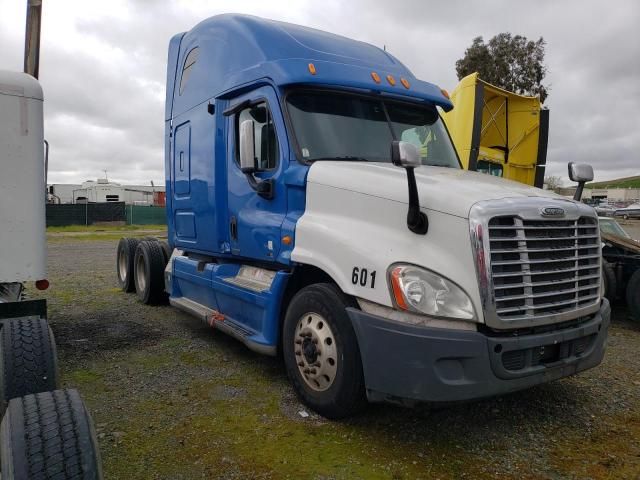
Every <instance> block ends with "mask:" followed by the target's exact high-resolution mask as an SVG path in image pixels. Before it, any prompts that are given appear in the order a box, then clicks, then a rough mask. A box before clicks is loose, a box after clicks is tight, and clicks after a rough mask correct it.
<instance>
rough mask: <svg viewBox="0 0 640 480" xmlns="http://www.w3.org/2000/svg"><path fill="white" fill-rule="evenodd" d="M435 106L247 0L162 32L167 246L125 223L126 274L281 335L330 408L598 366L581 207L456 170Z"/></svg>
mask: <svg viewBox="0 0 640 480" xmlns="http://www.w3.org/2000/svg"><path fill="white" fill-rule="evenodd" d="M451 108H452V104H451V102H450V101H449V98H448V95H447V94H446V92H445V91H443V90H441V89H440V88H439V87H437V86H435V85H433V84H430V83H427V82H424V81H421V80H418V79H417V78H416V77H415V76H414V75H413V74H412V73H411V71H409V69H407V67H405V66H404V65H403V64H402V63H401V62H400V61H399V60H398V59H397V58H395V57H394V56H392V55H391V54H389V53H388V52H386V51H384V50H382V49H379V48H377V47H374V46H372V45H369V44H366V43H362V42H358V41H354V40H350V39H348V38H344V37H341V36H337V35H332V34H329V33H325V32H322V31H318V30H314V29H310V28H305V27H301V26H296V25H291V24H287V23H280V22H275V21H270V20H264V19H260V18H256V17H250V16H243V15H221V16H216V17H212V18H209V19H207V20H205V21H203V22H202V23H200V24H198V25H197V26H195V27H194V28H193V29H192V30H190V31H189V32H186V33H180V34H178V35H175V36H174V37H173V38H172V39H171V41H170V44H169V56H168V68H167V94H166V112H165V174H166V191H167V222H168V238H169V242H168V243H169V248H167V246H166V245H162V244H161V243H160V242H157V241H153V240H146V241H142V242H140V243H138V242H137V241H135V240H132V239H123V240H122V241H121V242H120V244H119V247H118V260H117V267H118V279H119V281H120V284H121V286H122V287H123V289H125V290H127V291H132V290H133V289H136V290H138V295H139V296H140V297H141V298H142V299H143V301H145V302H154V301H162V300H163V298H166V296H168V299H169V302H170V303H171V305H173V306H174V307H177V308H179V309H181V310H184V311H186V312H189V313H191V314H193V315H195V316H197V317H200V318H201V319H202V320H204V321H206V322H207V323H208V324H210V325H211V326H212V327H214V328H216V329H219V330H222V331H223V332H226V333H228V334H230V335H232V336H233V337H236V338H237V339H239V340H241V341H242V342H244V344H245V345H246V346H247V347H249V348H250V349H252V350H255V351H257V352H261V353H264V354H267V355H276V354H278V353H280V354H282V356H283V358H284V363H285V365H286V369H287V372H288V375H289V377H290V379H291V382H292V384H293V386H294V388H295V390H296V392H297V394H298V395H299V397H300V398H301V400H302V401H303V402H304V403H305V404H307V405H308V406H309V407H311V408H312V409H313V410H315V411H317V412H319V413H320V414H322V415H324V416H326V417H329V418H339V417H344V416H347V415H350V414H353V413H355V412H356V411H357V410H358V409H359V408H361V407H362V406H363V405H364V404H365V403H366V400H367V399H368V400H369V401H391V402H397V403H402V404H412V403H415V402H419V401H426V402H450V401H458V400H468V399H474V398H480V397H485V396H490V395H496V394H502V393H506V392H511V391H515V390H518V389H522V388H526V387H530V386H533V385H536V384H540V383H543V382H547V381H551V380H554V379H558V378H562V377H565V376H568V375H572V374H574V373H577V372H579V371H582V370H585V369H588V368H591V367H594V366H596V365H598V364H599V363H600V362H601V360H602V358H603V355H604V350H605V344H606V337H607V329H608V324H609V317H610V308H609V304H608V303H607V301H606V299H603V298H602V296H601V246H600V237H599V233H598V221H597V217H596V214H595V212H594V210H593V209H592V208H590V207H587V206H585V205H582V204H580V203H577V202H573V201H569V200H566V199H564V198H562V197H559V196H557V195H555V194H553V193H550V192H546V191H543V190H540V189H536V188H531V187H528V186H525V185H522V184H518V183H515V182H511V181H507V180H503V179H500V178H495V177H492V176H489V175H484V174H481V173H475V172H469V171H465V170H463V169H462V168H461V165H460V161H459V159H458V156H457V154H456V151H455V149H454V147H453V146H452V142H451V139H450V137H449V134H448V132H447V130H446V128H445V126H444V124H443V122H442V120H441V117H440V112H441V111H448V110H450V109H451ZM574 173H575V178H576V179H577V180H579V181H584V180H585V179H587V177H585V176H584V175H583V174H582V173H581V171H580V170H579V169H576V170H575V172H574Z"/></svg>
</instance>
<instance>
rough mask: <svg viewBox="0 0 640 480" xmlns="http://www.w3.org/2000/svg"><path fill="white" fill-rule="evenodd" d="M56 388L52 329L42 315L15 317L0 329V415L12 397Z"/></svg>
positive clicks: (56, 360)
mask: <svg viewBox="0 0 640 480" xmlns="http://www.w3.org/2000/svg"><path fill="white" fill-rule="evenodd" d="M56 388H58V359H57V353H56V343H55V339H54V337H53V332H52V331H51V329H50V328H49V324H48V323H47V321H46V320H45V319H44V318H38V317H25V318H15V319H12V320H7V321H5V322H4V326H3V327H2V329H1V330H0V410H1V411H0V414H1V413H4V410H5V408H6V406H7V403H8V402H9V400H11V399H12V398H16V397H22V396H24V395H29V394H31V393H38V392H46V391H48V390H55V389H56Z"/></svg>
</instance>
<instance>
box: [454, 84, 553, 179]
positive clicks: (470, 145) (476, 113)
mask: <svg viewBox="0 0 640 480" xmlns="http://www.w3.org/2000/svg"><path fill="white" fill-rule="evenodd" d="M451 101H452V102H453V104H454V106H455V108H454V109H453V110H451V111H450V112H447V113H443V114H442V116H443V118H444V121H445V123H446V125H447V128H448V129H449V133H450V134H451V138H452V139H453V143H454V144H455V146H456V149H457V150H458V154H459V155H460V160H461V161H462V165H463V166H464V168H466V169H468V170H477V171H480V172H484V173H488V174H490V175H496V176H498V177H504V178H508V179H510V180H515V181H517V182H521V183H526V184H527V185H533V186H536V187H542V184H543V182H544V170H545V163H546V158H547V138H548V133H549V110H547V109H543V108H542V105H541V103H540V99H539V98H538V97H525V96H522V95H517V94H515V93H512V92H508V91H506V90H503V89H501V88H498V87H496V86H494V85H491V84H490V83H487V82H485V81H483V80H481V79H480V77H478V74H477V73H473V74H471V75H468V76H466V77H464V78H463V79H462V80H461V81H460V83H458V85H457V86H456V88H455V89H454V90H453V91H452V92H451Z"/></svg>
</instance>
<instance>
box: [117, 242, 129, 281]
mask: <svg viewBox="0 0 640 480" xmlns="http://www.w3.org/2000/svg"><path fill="white" fill-rule="evenodd" d="M118 276H119V277H120V281H121V282H123V283H124V281H125V279H126V277H127V258H126V257H125V254H124V251H123V250H120V252H118Z"/></svg>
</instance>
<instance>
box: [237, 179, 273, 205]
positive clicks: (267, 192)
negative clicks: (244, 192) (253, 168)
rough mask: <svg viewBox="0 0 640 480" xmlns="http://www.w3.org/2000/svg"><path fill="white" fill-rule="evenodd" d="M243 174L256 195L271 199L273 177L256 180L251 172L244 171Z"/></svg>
mask: <svg viewBox="0 0 640 480" xmlns="http://www.w3.org/2000/svg"><path fill="white" fill-rule="evenodd" d="M244 174H245V175H246V177H247V181H248V182H249V185H250V186H251V188H253V189H254V190H255V192H256V193H257V194H258V195H260V196H261V197H262V198H264V199H266V200H272V199H273V193H274V192H273V179H271V178H269V179H267V180H261V181H258V180H256V177H254V176H253V173H248V172H244Z"/></svg>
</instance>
